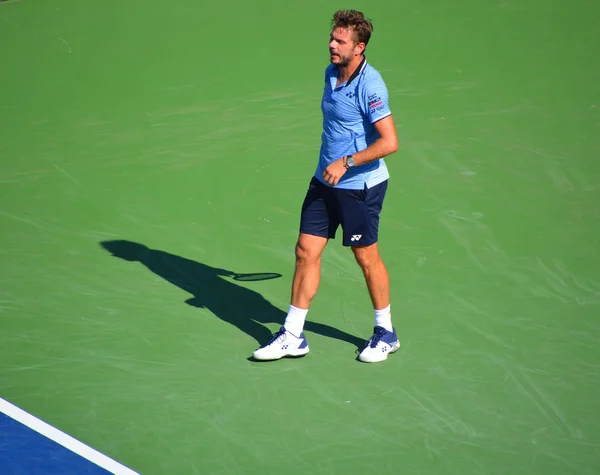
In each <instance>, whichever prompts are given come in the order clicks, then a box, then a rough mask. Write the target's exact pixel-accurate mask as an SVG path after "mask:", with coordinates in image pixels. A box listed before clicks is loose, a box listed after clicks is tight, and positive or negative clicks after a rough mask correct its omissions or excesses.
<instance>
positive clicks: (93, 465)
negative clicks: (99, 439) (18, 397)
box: [0, 398, 136, 475]
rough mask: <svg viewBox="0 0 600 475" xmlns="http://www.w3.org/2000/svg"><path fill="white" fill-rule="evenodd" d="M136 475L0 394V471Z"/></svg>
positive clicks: (7, 473) (10, 474)
mask: <svg viewBox="0 0 600 475" xmlns="http://www.w3.org/2000/svg"><path fill="white" fill-rule="evenodd" d="M110 473H114V474H119V475H120V474H123V475H136V473H135V472H134V471H132V470H130V469H128V468H127V467H125V466H123V465H121V464H119V463H118V462H115V461H114V460H112V459H110V458H108V457H106V456H105V455H103V454H101V453H99V452H97V451H96V450H94V449H92V448H91V447H88V446H87V445H85V444H83V443H81V442H79V441H77V440H75V439H73V438H72V437H70V436H68V435H66V434H64V433H63V432H61V431H59V430H57V429H56V428H54V427H52V426H50V425H48V424H46V423H45V422H43V421H41V420H39V419H37V418H35V417H34V416H32V415H30V414H28V413H26V412H25V411H23V410H21V409H19V408H18V407H16V406H14V405H12V404H10V403H9V402H7V401H5V400H3V399H1V398H0V474H1V475H38V474H39V475H107V474H110Z"/></svg>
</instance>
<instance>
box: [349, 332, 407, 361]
mask: <svg viewBox="0 0 600 475" xmlns="http://www.w3.org/2000/svg"><path fill="white" fill-rule="evenodd" d="M399 348H400V341H399V340H398V337H397V336H396V329H395V328H394V331H392V332H390V331H387V330H386V329H385V328H383V327H375V328H374V329H373V336H372V337H371V338H370V339H369V341H368V342H367V344H366V345H365V347H364V349H363V350H362V351H361V352H360V355H358V359H359V360H360V361H363V362H365V363H379V362H380V361H384V360H386V359H387V357H388V355H389V354H390V353H394V352H395V351H398V349H399Z"/></svg>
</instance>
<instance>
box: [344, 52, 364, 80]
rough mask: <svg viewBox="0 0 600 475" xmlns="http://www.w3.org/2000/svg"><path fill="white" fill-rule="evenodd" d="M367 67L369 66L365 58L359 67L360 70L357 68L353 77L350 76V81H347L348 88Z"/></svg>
mask: <svg viewBox="0 0 600 475" xmlns="http://www.w3.org/2000/svg"><path fill="white" fill-rule="evenodd" d="M366 65H367V57H366V56H363V59H362V61H361V62H360V64H359V65H358V68H356V69H355V70H354V72H353V73H352V76H350V78H349V79H348V81H346V86H349V85H350V83H351V82H352V81H354V80H355V79H356V76H358V75H359V74H360V73H362V71H363V69H365V66H366Z"/></svg>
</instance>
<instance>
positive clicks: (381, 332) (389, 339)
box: [365, 327, 398, 348]
mask: <svg viewBox="0 0 600 475" xmlns="http://www.w3.org/2000/svg"><path fill="white" fill-rule="evenodd" d="M392 328H393V327H392ZM393 330H394V331H391V332H390V331H388V330H386V329H385V328H383V327H375V328H373V336H372V337H371V338H370V339H369V341H367V344H366V345H365V348H366V347H368V346H370V347H371V348H375V347H376V346H377V343H379V342H380V341H383V342H384V343H387V344H388V345H390V346H392V344H393V343H395V342H396V341H398V337H397V336H396V329H395V328H393Z"/></svg>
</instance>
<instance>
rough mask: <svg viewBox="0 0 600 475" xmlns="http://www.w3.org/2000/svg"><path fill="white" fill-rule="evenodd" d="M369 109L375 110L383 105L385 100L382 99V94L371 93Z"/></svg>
mask: <svg viewBox="0 0 600 475" xmlns="http://www.w3.org/2000/svg"><path fill="white" fill-rule="evenodd" d="M368 99H369V110H370V111H371V112H373V111H374V110H376V109H377V108H378V107H380V106H382V105H383V101H382V100H381V96H380V95H379V94H378V93H376V92H375V93H373V94H369V96H368Z"/></svg>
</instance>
